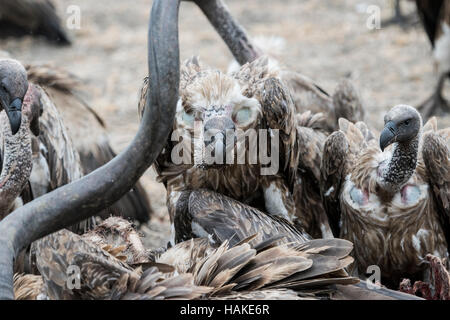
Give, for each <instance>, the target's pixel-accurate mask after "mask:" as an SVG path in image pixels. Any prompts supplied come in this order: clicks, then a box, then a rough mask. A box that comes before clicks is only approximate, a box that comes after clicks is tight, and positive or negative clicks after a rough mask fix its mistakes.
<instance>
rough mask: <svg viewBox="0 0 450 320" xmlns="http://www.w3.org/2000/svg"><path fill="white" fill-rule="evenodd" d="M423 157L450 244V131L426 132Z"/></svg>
mask: <svg viewBox="0 0 450 320" xmlns="http://www.w3.org/2000/svg"><path fill="white" fill-rule="evenodd" d="M422 156H423V160H424V163H425V167H426V170H427V174H428V182H429V184H430V186H431V189H432V191H433V194H434V199H435V202H436V207H437V209H438V213H439V216H440V219H441V223H442V227H443V229H444V232H445V237H446V240H447V243H450V129H449V128H447V129H443V130H440V131H431V132H426V133H425V134H424V137H423V145H422ZM449 252H450V249H449Z"/></svg>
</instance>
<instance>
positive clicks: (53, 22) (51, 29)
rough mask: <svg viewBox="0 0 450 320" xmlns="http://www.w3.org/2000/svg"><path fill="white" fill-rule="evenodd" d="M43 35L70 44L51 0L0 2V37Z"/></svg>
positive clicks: (9, 0) (1, 0)
mask: <svg viewBox="0 0 450 320" xmlns="http://www.w3.org/2000/svg"><path fill="white" fill-rule="evenodd" d="M29 34H31V35H42V36H44V37H46V38H47V39H48V40H50V41H53V42H56V43H58V44H62V45H67V44H70V40H69V38H68V37H67V34H66V32H65V31H64V29H63V28H62V26H61V21H60V19H59V17H58V16H57V14H56V11H55V7H54V5H53V3H52V2H51V1H50V0H0V36H2V37H7V36H23V35H29Z"/></svg>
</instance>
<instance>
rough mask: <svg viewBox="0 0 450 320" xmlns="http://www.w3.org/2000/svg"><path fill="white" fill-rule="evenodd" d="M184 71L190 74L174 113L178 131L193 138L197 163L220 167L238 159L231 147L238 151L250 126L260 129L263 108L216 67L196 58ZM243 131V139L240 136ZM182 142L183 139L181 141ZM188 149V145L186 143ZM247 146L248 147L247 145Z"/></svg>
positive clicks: (236, 81) (204, 165)
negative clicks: (201, 66)
mask: <svg viewBox="0 0 450 320" xmlns="http://www.w3.org/2000/svg"><path fill="white" fill-rule="evenodd" d="M185 68H186V69H184V70H182V73H189V74H190V75H191V76H190V77H189V80H187V81H186V82H185V83H184V84H183V83H182V85H181V90H180V98H179V100H178V104H177V113H176V117H175V132H176V133H177V134H179V135H181V136H183V137H190V139H189V138H188V139H186V140H184V139H183V141H186V142H185V143H189V144H191V143H192V142H193V148H194V150H193V153H192V155H193V159H191V161H192V160H193V162H194V165H195V167H197V168H201V169H210V168H218V167H219V166H221V165H223V164H228V163H230V164H231V163H235V162H234V156H233V157H231V156H229V155H227V153H229V154H231V153H230V152H231V150H236V153H238V154H239V150H241V149H240V148H245V144H241V141H244V140H245V137H244V134H245V133H247V132H248V130H250V129H257V128H258V125H259V123H260V119H261V115H262V111H261V104H260V102H259V101H258V99H256V98H255V97H253V96H251V95H249V94H245V92H244V91H245V90H246V86H241V84H240V82H239V81H238V79H236V78H235V77H233V76H231V75H228V74H225V73H222V72H220V71H218V70H213V69H200V65H199V63H198V60H197V59H196V58H193V59H191V60H189V61H188V62H187V63H186V65H185ZM240 133H242V137H244V140H243V139H240V138H239V137H241V136H240ZM182 143H183V142H182ZM185 147H186V148H187V150H190V148H189V147H187V146H185ZM184 150H186V149H184ZM244 150H245V149H244Z"/></svg>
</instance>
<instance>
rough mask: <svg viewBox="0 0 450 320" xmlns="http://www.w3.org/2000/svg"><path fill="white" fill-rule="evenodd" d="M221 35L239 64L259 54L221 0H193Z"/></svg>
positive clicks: (251, 59)
mask: <svg viewBox="0 0 450 320" xmlns="http://www.w3.org/2000/svg"><path fill="white" fill-rule="evenodd" d="M193 1H194V2H195V3H196V4H197V5H198V6H199V7H200V9H201V10H202V11H203V13H204V14H205V16H206V17H207V18H208V20H209V22H210V23H211V24H212V25H213V26H214V28H215V29H216V31H217V32H218V33H219V35H220V36H221V37H222V39H223V41H224V42H225V44H226V45H227V46H228V48H229V49H230V51H231V53H232V54H233V56H234V58H235V59H236V61H237V62H239V64H241V65H242V64H245V63H247V62H251V61H253V60H255V59H256V58H258V57H259V56H260V52H258V51H257V50H256V49H255V48H254V47H253V45H252V44H251V42H250V40H249V38H248V37H247V34H246V32H245V30H244V29H243V28H242V27H241V26H240V25H239V24H238V23H237V21H236V20H235V19H234V18H233V17H232V16H231V13H230V11H229V10H228V8H227V7H226V5H225V4H224V3H223V1H222V0H193Z"/></svg>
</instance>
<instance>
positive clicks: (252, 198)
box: [139, 56, 332, 239]
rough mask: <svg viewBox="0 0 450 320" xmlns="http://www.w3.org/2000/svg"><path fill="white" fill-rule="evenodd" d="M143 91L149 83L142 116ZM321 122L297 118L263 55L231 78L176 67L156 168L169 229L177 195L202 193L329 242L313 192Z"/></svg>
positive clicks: (195, 65)
mask: <svg viewBox="0 0 450 320" xmlns="http://www.w3.org/2000/svg"><path fill="white" fill-rule="evenodd" d="M147 88H148V80H146V81H145V82H144V86H143V88H142V90H141V99H140V104H139V109H140V113H141V114H142V112H143V111H144V109H145V108H144V104H145V100H146V99H147V95H148V92H147V91H148V90H147ZM323 120H324V117H323V115H321V114H312V113H311V112H309V111H308V112H305V113H302V114H297V113H296V110H295V107H294V104H293V100H292V98H291V95H290V93H289V90H288V89H287V87H286V86H285V85H284V84H283V82H282V80H281V78H280V70H279V69H278V68H277V67H276V66H274V65H273V64H271V63H269V61H268V59H267V58H266V57H264V56H262V57H260V58H258V59H256V60H254V61H253V62H251V63H248V64H245V65H244V66H242V67H241V69H240V70H239V71H238V72H236V73H234V74H232V75H229V74H225V73H222V72H221V71H219V70H214V69H212V68H208V67H205V66H203V65H202V64H200V62H199V61H198V59H197V58H195V57H194V58H192V59H188V60H187V61H186V62H185V63H184V64H182V68H181V78H180V92H179V100H178V104H177V114H176V118H175V122H174V125H173V131H172V134H171V136H170V137H169V139H168V141H167V145H166V147H165V148H164V150H163V152H162V153H161V154H160V156H159V157H158V159H157V161H156V162H155V169H156V171H157V173H158V175H159V180H160V181H162V182H163V183H164V184H165V186H166V188H167V205H168V209H169V214H170V218H171V222H172V223H174V226H173V227H174V229H173V230H175V231H176V230H177V228H182V224H180V221H179V220H178V218H177V215H178V213H177V207H178V204H177V202H178V201H179V198H180V195H181V193H182V192H183V191H185V190H196V189H201V188H204V189H209V190H212V191H215V192H218V193H221V194H223V195H225V196H229V197H231V198H233V199H235V200H238V201H241V202H242V203H244V204H248V205H251V206H253V207H256V208H258V209H261V210H262V211H265V212H267V213H268V214H271V215H276V216H279V217H282V218H283V219H286V220H288V221H291V222H293V223H294V224H295V225H296V226H297V227H298V228H300V229H302V228H305V229H306V231H307V232H309V233H311V234H312V235H313V236H315V237H330V236H331V235H332V234H331V230H330V228H329V226H328V221H327V218H326V215H325V211H324V210H323V208H322V207H321V199H320V191H319V186H318V179H319V177H320V174H319V170H318V168H319V167H320V159H321V158H320V157H321V147H322V145H323V142H324V141H325V138H326V132H325V131H324V130H322V129H321V128H322V127H321V124H322V123H323ZM230 133H231V134H232V135H233V136H234V137H231V136H230ZM180 140H181V141H180ZM268 140H270V141H268ZM246 141H248V143H247V142H246ZM257 141H259V148H258V143H257ZM270 148H272V149H270ZM275 148H276V149H275ZM266 149H269V150H270V151H269V150H266ZM180 150H181V151H180ZM269 155H273V156H272V158H269V159H268V158H267V157H268V156H269ZM264 156H265V157H266V158H264ZM308 179H310V181H311V182H310V181H307V180H308ZM303 181H304V183H303ZM310 185H311V186H312V187H313V188H315V189H312V188H309V186H310ZM305 194H306V195H311V194H312V196H310V197H306V196H304V195H305ZM314 194H315V196H314ZM311 207H314V208H318V209H317V210H316V212H314V211H313V210H311ZM182 229H183V230H184V228H182ZM182 229H179V232H184V231H181V230H182ZM185 231H186V232H187V229H186V230H185ZM186 236H187V234H186ZM177 238H178V237H177ZM181 238H183V237H181ZM181 238H180V239H181Z"/></svg>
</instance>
